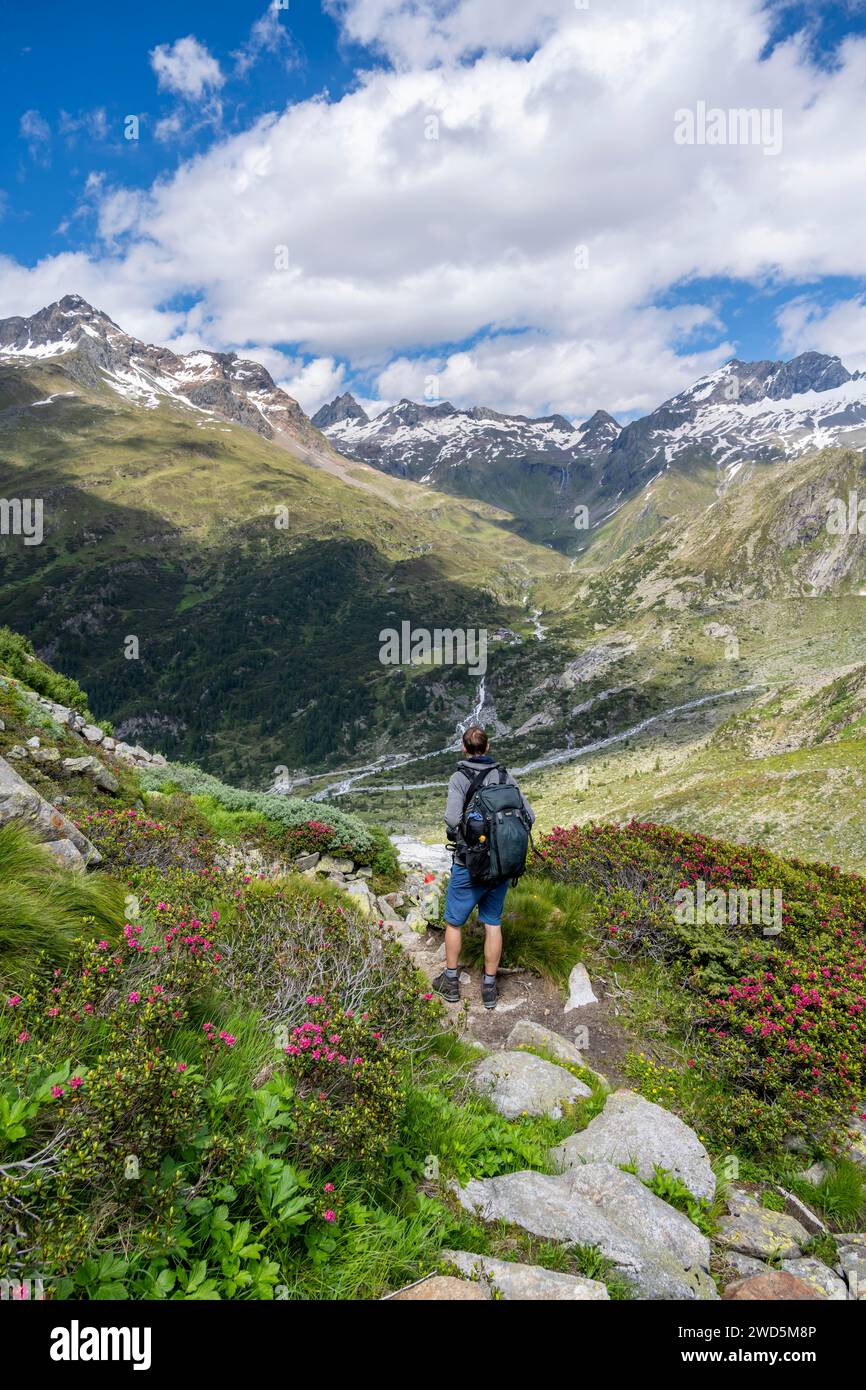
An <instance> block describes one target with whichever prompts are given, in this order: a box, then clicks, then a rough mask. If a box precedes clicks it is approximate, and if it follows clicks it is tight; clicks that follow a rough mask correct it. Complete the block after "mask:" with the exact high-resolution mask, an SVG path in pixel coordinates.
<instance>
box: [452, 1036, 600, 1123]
mask: <svg viewBox="0 0 866 1390" xmlns="http://www.w3.org/2000/svg"><path fill="white" fill-rule="evenodd" d="M472 1084H473V1086H474V1087H475V1090H476V1091H477V1092H478V1093H479V1095H482V1096H486V1097H487V1099H488V1100H489V1101H490V1103H491V1105H493V1107H494V1109H496V1110H498V1111H499V1113H500V1115H504V1116H505V1118H506V1119H508V1120H516V1119H517V1118H518V1117H519V1116H520V1115H549V1116H550V1117H551V1119H554V1120H559V1119H561V1118H562V1115H563V1113H564V1109H565V1106H566V1105H568V1104H572V1103H573V1102H574V1101H577V1100H581V1099H584V1098H585V1097H586V1096H590V1095H592V1091H591V1090H590V1088H589V1086H587V1085H586V1083H585V1082H583V1081H578V1079H577V1077H576V1076H572V1074H571V1072H570V1071H566V1070H565V1068H564V1067H558V1066H557V1065H556V1064H555V1063H554V1062H547V1061H545V1060H544V1058H543V1057H534V1056H533V1055H532V1053H531V1052H494V1053H491V1054H490V1056H489V1057H485V1058H484V1059H483V1060H482V1061H480V1062H479V1063H478V1064H477V1066H476V1067H474V1068H473V1071H472Z"/></svg>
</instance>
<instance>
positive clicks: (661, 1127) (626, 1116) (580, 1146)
mask: <svg viewBox="0 0 866 1390" xmlns="http://www.w3.org/2000/svg"><path fill="white" fill-rule="evenodd" d="M551 1158H552V1159H553V1161H554V1162H555V1163H556V1164H557V1165H558V1166H559V1167H560V1168H572V1167H574V1165H575V1164H577V1163H583V1162H586V1161H587V1160H589V1161H590V1162H608V1163H614V1164H617V1165H620V1164H621V1165H632V1164H634V1165H636V1167H637V1171H638V1176H639V1177H641V1178H643V1180H644V1181H645V1182H648V1181H649V1180H650V1179H651V1178H652V1176H653V1172H654V1170H655V1168H656V1167H657V1166H658V1167H660V1168H665V1169H666V1170H667V1171H668V1172H670V1173H673V1174H674V1176H675V1177H678V1178H679V1179H680V1181H681V1182H683V1183H685V1185H686V1187H687V1188H688V1189H689V1191H690V1192H691V1193H692V1195H693V1196H694V1197H704V1198H706V1199H707V1200H712V1198H713V1196H714V1195H715V1191H716V1178H715V1174H714V1173H713V1170H712V1166H711V1164H710V1157H709V1154H708V1153H707V1151H706V1149H705V1148H704V1146H703V1144H702V1143H701V1141H700V1139H699V1138H698V1136H697V1135H696V1134H695V1132H694V1130H693V1129H689V1126H688V1125H687V1124H684V1122H683V1121H682V1120H681V1119H680V1118H679V1116H678V1115H674V1114H673V1113H672V1112H671V1111H670V1110H664V1109H663V1108H662V1107H661V1106H660V1105H655V1104H654V1103H653V1102H652V1101H649V1100H645V1099H644V1098H643V1096H639V1095H638V1094H637V1093H636V1092H635V1091H628V1090H622V1091H614V1093H613V1095H612V1096H610V1097H609V1098H608V1100H607V1103H606V1105H605V1107H604V1110H602V1112H601V1114H600V1115H596V1117H595V1119H593V1120H591V1121H590V1123H589V1124H588V1125H587V1127H586V1129H584V1130H582V1131H581V1132H580V1133H579V1134H572V1135H571V1137H570V1138H568V1139H566V1140H565V1142H564V1143H562V1144H559V1145H557V1147H556V1148H555V1149H552V1150H551Z"/></svg>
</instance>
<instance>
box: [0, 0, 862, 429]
mask: <svg viewBox="0 0 866 1390" xmlns="http://www.w3.org/2000/svg"><path fill="white" fill-rule="evenodd" d="M0 37H2V43H0V108H2V123H3V134H4V139H3V141H2V155H0V212H2V216H0V313H2V314H11V313H30V312H33V311H34V310H35V309H37V308H38V307H40V306H41V304H43V303H45V302H48V301H50V300H51V299H53V298H58V297H60V295H62V294H63V293H68V292H72V291H76V292H79V293H82V294H84V295H85V297H87V298H88V299H91V300H92V301H93V302H95V303H97V304H98V305H100V306H101V307H104V308H105V309H106V310H107V311H108V312H109V313H111V314H112V316H113V317H114V318H116V319H117V321H118V322H120V323H121V324H122V325H123V326H124V327H127V328H129V329H130V331H133V332H135V333H137V334H139V335H140V336H142V337H145V338H147V339H148V340H152V341H159V342H166V343H170V344H172V345H174V346H176V347H177V348H178V349H179V350H187V349H189V348H192V347H196V346H209V347H214V348H219V349H225V348H236V349H238V350H241V351H246V352H248V353H249V355H251V356H258V357H259V358H260V359H261V360H263V361H265V363H266V365H267V366H268V367H269V369H270V370H271V371H272V373H273V374H274V376H275V377H276V378H277V379H278V380H280V381H281V382H283V384H285V385H286V387H287V389H290V390H292V391H293V393H295V394H296V395H297V396H298V398H299V399H300V400H301V402H302V404H303V405H304V406H305V408H307V409H309V410H314V409H315V408H316V407H317V405H318V404H320V403H321V401H322V400H323V399H326V398H329V397H330V395H332V394H335V393H336V392H337V391H338V390H343V389H353V390H355V391H356V393H357V394H358V395H359V396H360V397H361V398H362V399H364V400H365V402H366V403H368V404H369V405H370V406H371V408H377V406H378V405H381V404H382V403H386V402H388V401H391V400H394V399H398V398H399V397H400V396H402V395H409V396H414V397H416V398H422V397H423V396H424V395H425V394H426V396H427V398H428V399H435V398H437V397H439V398H445V397H446V396H447V397H449V398H451V399H453V400H455V401H456V402H457V403H459V404H473V403H484V404H489V405H493V406H496V407H498V408H500V409H506V410H508V409H513V410H523V411H526V412H528V413H543V412H546V411H548V410H557V411H561V412H563V413H565V414H568V415H570V416H572V417H573V418H582V417H584V416H585V415H588V414H589V413H591V411H592V410H593V409H595V408H597V407H599V406H603V407H605V408H607V409H611V410H613V411H614V412H615V413H617V414H618V415H619V416H620V417H622V418H628V417H629V416H631V415H634V414H635V413H638V412H640V411H642V410H644V409H646V408H649V407H651V406H652V405H654V404H656V403H658V401H660V400H661V399H663V398H665V397H666V396H668V395H671V394H673V393H674V392H675V391H676V390H678V389H681V388H682V386H684V385H686V384H688V382H689V381H691V380H692V379H694V377H696V376H698V375H701V374H702V373H703V372H704V371H706V370H712V369H713V368H714V367H715V366H716V365H719V364H720V363H721V362H722V361H723V360H725V358H726V357H728V356H731V355H733V354H736V355H738V356H741V357H744V358H756V357H775V356H779V355H790V354H792V353H793V352H795V351H801V350H804V349H805V348H818V349H820V350H823V351H834V352H839V353H840V355H842V356H843V358H844V359H845V360H846V361H847V362H848V363H849V365H851V366H862V367H866V310H864V306H863V300H864V285H866V278H864V277H866V260H864V255H866V253H864V250H863V243H864V242H866V238H864V237H863V235H862V214H863V202H864V194H863V192H862V190H863V188H864V187H866V167H864V156H863V153H862V150H863V146H864V143H866V142H864V141H863V138H862V135H863V129H862V125H863V117H862V112H863V110H864V109H866V106H864V101H863V97H864V91H863V87H864V80H866V6H864V4H863V3H861V0H847V3H846V0H837V3H833V4H823V3H814V0H813V2H812V3H799V0H792V3H787V2H786V0H778V3H773V4H770V5H766V4H762V3H760V0H729V3H728V4H727V5H726V6H725V7H724V9H720V7H719V6H718V4H714V3H711V0H664V3H662V0H658V3H656V0H618V2H617V4H613V3H612V0H607V3H603V2H602V0H591V3H590V6H589V8H588V9H587V10H586V11H585V12H577V11H576V10H573V9H572V7H570V6H569V5H568V4H567V3H565V0H523V3H521V4H520V5H513V6H512V5H510V4H509V5H507V6H505V7H503V5H502V3H501V0H496V2H495V3H494V0H430V3H429V4H427V5H425V6H422V7H420V9H419V7H418V6H417V5H416V4H414V3H413V0H323V3H319V0H288V4H287V5H286V6H283V5H280V4H279V3H272V4H270V5H267V4H266V3H265V0H258V3H234V4H231V5H213V4H209V5H201V4H189V3H185V0H175V3H173V4H168V3H166V2H165V0H150V2H149V3H148V4H146V5H133V6H118V5H117V4H116V3H111V4H109V3H107V2H106V0H88V3H87V4H86V5H78V6H72V5H69V4H68V3H61V2H60V0H47V3H45V4H43V5H40V6H17V7H15V9H14V11H13V10H11V9H10V7H7V8H6V11H5V12H4V13H3V16H2V19H0ZM700 102H703V103H704V104H705V105H708V106H710V107H717V108H722V109H723V110H724V109H727V108H729V107H735V106H736V107H745V106H748V107H755V106H760V107H762V108H766V110H767V111H768V112H770V111H773V110H780V111H781V112H782V113H783V115H784V136H785V138H784V148H783V150H782V151H781V153H780V154H779V155H778V157H775V156H770V157H768V156H767V154H766V153H765V151H764V150H763V149H761V148H757V147H752V148H741V147H740V148H732V147H724V148H712V147H706V146H702V147H701V148H697V147H693V146H687V147H685V148H678V147H677V145H676V144H675V142H674V140H673V138H672V133H671V132H672V126H673V121H674V117H675V113H676V112H677V111H678V110H681V109H683V108H685V109H687V110H691V109H692V108H694V107H695V106H696V105H697V103H700ZM131 115H134V116H137V117H138V118H139V121H140V131H139V138H138V139H136V140H128V139H126V138H124V130H125V122H126V120H127V118H128V117H129V116H131ZM431 122H432V123H433V125H432V126H431ZM431 130H433V131H434V132H435V133H433V134H431ZM578 247H584V248H585V257H586V259H587V261H588V264H586V265H584V266H583V268H582V270H581V271H578V272H576V271H575V264H576V260H575V258H576V254H577V249H578ZM281 248H282V251H283V259H284V260H285V261H286V265H284V266H283V267H282V269H283V270H284V272H285V273H283V274H282V275H281V274H280V273H279V272H278V270H277V268H276V262H277V260H279V254H278V252H279V251H280V249H281Z"/></svg>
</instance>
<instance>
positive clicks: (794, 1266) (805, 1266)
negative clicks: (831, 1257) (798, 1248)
mask: <svg viewBox="0 0 866 1390" xmlns="http://www.w3.org/2000/svg"><path fill="white" fill-rule="evenodd" d="M782 1268H783V1269H784V1270H786V1271H787V1272H788V1274H796V1276H797V1278H798V1279H802V1280H803V1283H804V1284H808V1285H809V1288H810V1289H814V1290H815V1292H816V1293H818V1294H820V1296H821V1297H822V1298H829V1299H832V1300H833V1301H834V1302H837V1303H841V1302H844V1301H845V1299H847V1297H848V1286H847V1284H846V1283H845V1280H844V1279H840V1278H839V1275H838V1274H834V1272H833V1270H832V1269H829V1268H828V1267H827V1265H825V1264H824V1262H823V1260H816V1259H814V1258H811V1257H806V1256H804V1257H803V1258H802V1259H799V1260H783V1261H782Z"/></svg>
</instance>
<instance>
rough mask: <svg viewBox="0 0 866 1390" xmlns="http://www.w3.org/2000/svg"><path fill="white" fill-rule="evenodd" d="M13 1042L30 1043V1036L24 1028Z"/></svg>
mask: <svg viewBox="0 0 866 1390" xmlns="http://www.w3.org/2000/svg"><path fill="white" fill-rule="evenodd" d="M15 1041H16V1042H19V1043H26V1042H29V1041H30V1034H29V1033H28V1032H27V1029H26V1028H22V1030H21V1032H20V1033H19V1034H18V1037H17V1038H16V1039H15Z"/></svg>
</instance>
